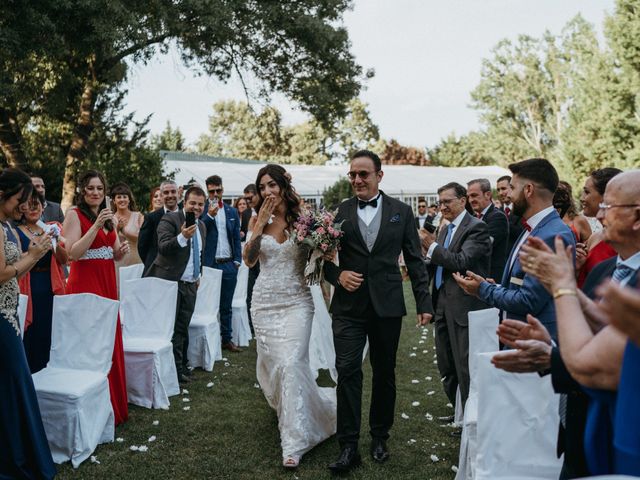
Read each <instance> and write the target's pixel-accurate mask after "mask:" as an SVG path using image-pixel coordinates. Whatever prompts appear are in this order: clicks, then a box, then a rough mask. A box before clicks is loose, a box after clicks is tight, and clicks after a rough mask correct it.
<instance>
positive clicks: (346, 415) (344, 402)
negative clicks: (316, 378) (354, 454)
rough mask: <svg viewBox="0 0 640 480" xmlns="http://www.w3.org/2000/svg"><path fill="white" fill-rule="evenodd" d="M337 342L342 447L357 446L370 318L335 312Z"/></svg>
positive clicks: (334, 330)
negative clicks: (364, 354)
mask: <svg viewBox="0 0 640 480" xmlns="http://www.w3.org/2000/svg"><path fill="white" fill-rule="evenodd" d="M332 326H333V342H334V346H335V349H336V370H337V371H338V387H337V389H336V393H337V397H338V422H337V423H338V425H337V432H336V436H337V438H338V443H339V444H340V448H344V447H346V446H357V445H358V438H359V436H360V418H361V412H362V353H363V351H364V345H365V342H366V338H367V319H366V318H352V317H341V316H337V315H334V316H333V322H332Z"/></svg>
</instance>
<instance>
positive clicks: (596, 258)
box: [576, 168, 622, 288]
mask: <svg viewBox="0 0 640 480" xmlns="http://www.w3.org/2000/svg"><path fill="white" fill-rule="evenodd" d="M621 172H622V170H619V169H617V168H601V169H599V170H594V171H593V172H591V175H590V176H589V178H587V180H586V181H585V182H584V187H583V189H582V197H581V198H580V203H581V204H582V212H583V213H584V214H585V215H586V216H587V217H595V216H596V215H598V211H599V210H600V204H601V203H602V202H603V200H604V190H605V188H606V187H607V183H609V180H611V179H612V178H613V177H615V176H616V175H617V174H619V173H621ZM614 255H617V252H616V251H615V250H614V249H613V247H612V246H611V245H609V244H608V243H606V242H603V241H602V231H600V232H596V233H594V234H592V235H591V236H590V237H589V241H588V242H587V245H586V248H580V246H578V248H576V271H577V273H578V288H582V287H583V286H584V283H585V282H586V280H587V276H588V275H589V272H590V271H591V270H593V267H595V266H596V265H597V264H599V263H600V262H603V261H605V260H607V259H608V258H611V257H613V256H614Z"/></svg>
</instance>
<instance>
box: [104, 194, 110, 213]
mask: <svg viewBox="0 0 640 480" xmlns="http://www.w3.org/2000/svg"><path fill="white" fill-rule="evenodd" d="M104 208H108V209H109V210H111V197H110V196H109V195H107V196H106V197H104Z"/></svg>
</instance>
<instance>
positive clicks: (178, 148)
mask: <svg viewBox="0 0 640 480" xmlns="http://www.w3.org/2000/svg"><path fill="white" fill-rule="evenodd" d="M151 146H152V147H153V149H154V150H158V151H160V150H171V151H173V152H182V151H184V150H185V141H184V135H182V132H181V131H180V128H178V127H176V128H175V130H174V129H173V128H172V127H171V122H170V121H169V120H167V124H166V126H165V127H164V130H163V131H162V132H161V133H160V135H152V137H151Z"/></svg>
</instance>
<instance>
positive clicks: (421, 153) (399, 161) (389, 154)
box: [380, 138, 431, 166]
mask: <svg viewBox="0 0 640 480" xmlns="http://www.w3.org/2000/svg"><path fill="white" fill-rule="evenodd" d="M380 161H381V162H382V163H384V164H388V165H418V166H426V165H430V163H431V162H430V160H429V158H427V155H426V151H425V150H424V149H418V148H416V147H406V146H404V145H400V144H399V143H398V142H397V140H394V139H393V138H392V139H391V140H390V141H389V142H385V144H384V146H383V148H382V154H381V155H380Z"/></svg>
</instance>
